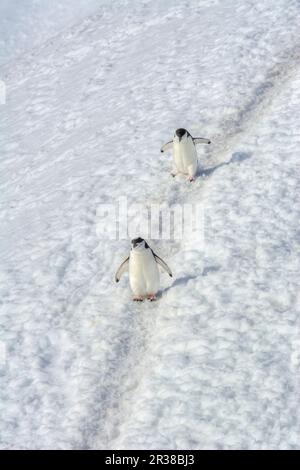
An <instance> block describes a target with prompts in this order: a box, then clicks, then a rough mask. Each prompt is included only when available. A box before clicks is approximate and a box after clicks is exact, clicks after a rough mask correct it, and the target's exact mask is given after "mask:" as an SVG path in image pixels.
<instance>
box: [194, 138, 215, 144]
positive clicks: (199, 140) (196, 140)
mask: <svg viewBox="0 0 300 470" xmlns="http://www.w3.org/2000/svg"><path fill="white" fill-rule="evenodd" d="M193 141H194V144H195V145H197V144H211V141H210V140H209V139H204V138H203V137H193Z"/></svg>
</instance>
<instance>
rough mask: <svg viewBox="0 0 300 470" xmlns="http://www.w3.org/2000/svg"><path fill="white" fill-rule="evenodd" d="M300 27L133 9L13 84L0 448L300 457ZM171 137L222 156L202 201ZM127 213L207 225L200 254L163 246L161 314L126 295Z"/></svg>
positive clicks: (272, 5)
mask: <svg viewBox="0 0 300 470" xmlns="http://www.w3.org/2000/svg"><path fill="white" fill-rule="evenodd" d="M299 21H300V6H299V2H297V1H296V0H295V1H292V0H278V1H277V2H273V1H271V0H264V1H263V2H259V3H257V2H255V1H250V0H249V1H247V0H239V1H226V2H224V1H221V0H204V1H202V2H196V1H195V2H194V1H190V2H185V3H183V2H179V1H172V2H166V1H163V2H160V1H156V2H150V1H143V2H142V3H141V2H133V1H130V2H125V1H121V0H120V1H116V2H112V4H106V3H104V4H103V5H101V6H99V8H98V9H97V12H96V13H95V14H94V15H93V16H89V17H86V18H79V20H78V22H77V23H76V24H75V25H74V26H72V27H69V26H68V27H67V26H66V27H65V29H63V31H62V32H61V31H60V32H58V33H57V35H55V36H53V37H52V38H51V39H48V38H47V41H46V42H44V43H43V44H41V45H40V46H38V47H36V48H33V49H32V50H31V51H28V52H27V53H25V54H23V55H21V56H18V57H16V58H14V59H12V60H10V61H9V62H7V63H6V64H5V65H4V66H3V67H2V69H1V75H0V79H1V80H4V81H5V83H6V88H7V102H6V104H5V105H2V106H1V107H0V112H1V120H0V131H1V134H0V145H1V154H2V156H1V173H0V185H1V208H0V218H1V228H2V230H1V240H0V259H1V278H0V282H1V284H0V293H1V316H0V322H1V333H0V335H1V336H0V340H1V350H2V361H1V363H0V380H1V387H0V415H1V421H0V436H1V437H0V439H1V447H2V448H37V449H38V448H43V449H44V448H60V449H61V448H68V449H69V448H70V449H74V448H120V449H123V448H166V449H184V448H200V449H207V448H213V449H218V448H224V449H232V448H234V449H236V448H242V449H248V448H252V449H261V448H268V449H274V448H282V449H291V448H297V447H299V436H300V429H299V411H298V410H299V383H298V382H299V362H300V353H299V348H300V344H299V341H300V339H299V332H300V331H299V294H298V292H299V268H300V266H299V260H300V254H299V242H300V235H299V218H300V204H299V189H300V188H299V179H300V178H299V177H300V169H299V145H300V131H299V126H300V112H299V109H300V66H299V46H300V41H299V37H298V36H299V34H298V32H299ZM177 127H186V128H187V129H189V130H190V131H191V133H192V134H195V135H196V134H199V135H203V136H205V137H209V138H211V140H212V141H213V145H211V146H210V147H207V148H205V147H204V146H203V147H200V148H199V151H198V154H199V160H200V163H201V169H200V176H199V178H198V179H197V181H196V182H195V183H194V184H190V183H187V182H186V181H184V179H181V178H177V179H175V180H173V179H172V178H171V177H170V174H169V172H170V169H171V156H170V155H167V154H162V155H161V154H160V153H159V149H160V146H161V144H162V143H164V142H165V141H166V140H168V139H169V138H170V137H171V133H172V132H173V131H174V129H176V128H177ZM119 196H127V198H128V204H133V203H137V202H142V203H143V204H145V205H148V204H151V203H166V204H175V203H178V204H184V203H197V202H201V204H203V206H204V214H205V220H204V222H205V224H204V229H205V243H204V245H202V244H199V246H198V245H197V243H196V244H192V243H189V242H188V241H185V240H183V241H182V242H181V243H179V242H173V241H163V242H162V241H152V243H151V244H152V246H153V247H154V248H155V249H156V250H157V251H158V253H160V254H161V255H163V257H164V258H165V259H166V261H167V262H168V264H169V265H170V266H171V268H172V270H173V272H174V274H175V279H174V280H173V281H169V278H167V276H166V275H164V274H162V276H161V277H162V292H161V297H160V299H159V301H158V302H157V303H151V304H150V303H143V304H141V305H135V304H133V303H132V301H131V294H130V290H129V286H128V280H127V279H126V278H125V277H124V278H122V281H121V282H120V284H118V285H115V284H114V282H113V276H114V272H115V269H116V268H117V266H118V264H119V262H120V261H121V259H122V258H123V257H124V256H125V255H126V254H127V252H128V249H129V242H128V241H124V240H123V241H112V240H109V239H101V240H100V239H99V237H98V236H97V209H98V208H99V206H100V204H102V203H110V202H114V201H115V200H117V199H118V197H119ZM137 235H138V234H137ZM3 351H5V354H3Z"/></svg>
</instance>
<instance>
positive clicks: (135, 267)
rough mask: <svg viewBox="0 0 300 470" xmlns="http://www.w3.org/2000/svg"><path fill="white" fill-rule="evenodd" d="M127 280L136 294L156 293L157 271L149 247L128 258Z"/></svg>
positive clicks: (133, 253) (131, 254) (157, 283)
mask: <svg viewBox="0 0 300 470" xmlns="http://www.w3.org/2000/svg"><path fill="white" fill-rule="evenodd" d="M129 282H130V286H131V289H132V292H133V293H134V295H136V296H145V295H149V294H156V293H157V291H158V289H159V271H158V267H157V263H156V261H155V259H154V256H153V254H152V252H151V250H150V249H148V250H145V251H141V252H139V253H136V252H134V251H132V252H131V253H130V258H129Z"/></svg>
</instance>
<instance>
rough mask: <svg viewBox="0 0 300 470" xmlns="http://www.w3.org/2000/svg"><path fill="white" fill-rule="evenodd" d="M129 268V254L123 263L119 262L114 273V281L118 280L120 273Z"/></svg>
mask: <svg viewBox="0 0 300 470" xmlns="http://www.w3.org/2000/svg"><path fill="white" fill-rule="evenodd" d="M128 268H129V256H128V257H127V258H126V259H125V260H124V261H123V263H121V264H120V266H119V268H118V270H117V272H116V275H115V281H116V282H119V280H120V279H121V276H122V274H124V273H125V272H126V271H128Z"/></svg>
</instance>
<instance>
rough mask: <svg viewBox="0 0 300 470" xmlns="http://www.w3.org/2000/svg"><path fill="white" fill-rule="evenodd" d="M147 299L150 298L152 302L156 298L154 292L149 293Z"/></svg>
mask: <svg viewBox="0 0 300 470" xmlns="http://www.w3.org/2000/svg"><path fill="white" fill-rule="evenodd" d="M147 299H148V300H150V302H153V301H154V300H157V297H156V295H155V294H150V295H148V296H147Z"/></svg>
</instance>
